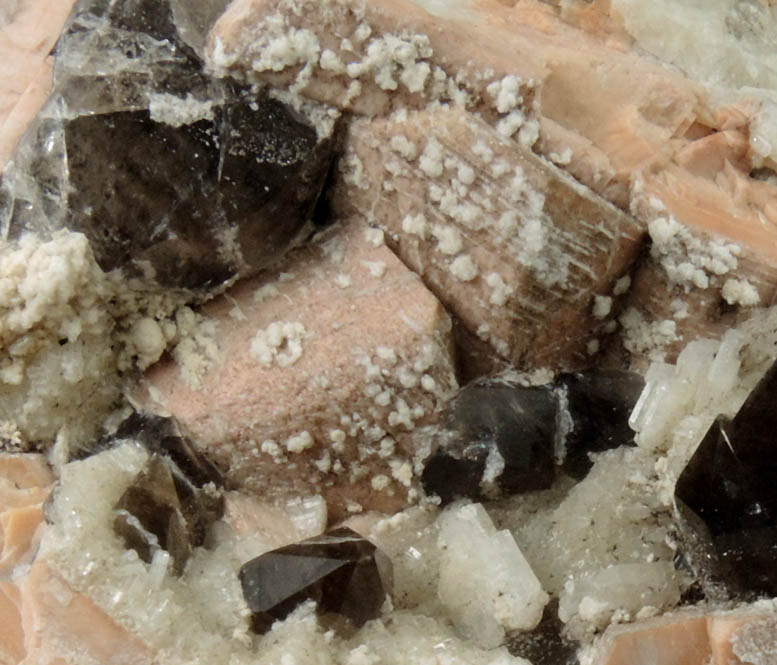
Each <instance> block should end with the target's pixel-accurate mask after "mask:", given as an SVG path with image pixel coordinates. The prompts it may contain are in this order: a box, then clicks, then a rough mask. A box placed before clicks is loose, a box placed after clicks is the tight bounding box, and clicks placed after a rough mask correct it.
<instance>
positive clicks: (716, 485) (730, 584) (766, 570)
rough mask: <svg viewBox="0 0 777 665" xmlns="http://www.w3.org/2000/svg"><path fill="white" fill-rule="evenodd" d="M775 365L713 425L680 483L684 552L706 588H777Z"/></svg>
mask: <svg viewBox="0 0 777 665" xmlns="http://www.w3.org/2000/svg"><path fill="white" fill-rule="evenodd" d="M775 395H777V364H775V365H773V366H772V367H771V368H770V369H769V371H768V372H767V373H766V375H765V376H764V377H763V378H762V379H761V381H760V382H759V383H758V385H757V386H756V388H755V389H754V390H753V392H752V393H751V394H750V396H749V397H748V398H747V400H746V401H745V403H744V405H743V406H742V408H741V409H740V410H739V412H738V413H737V414H736V416H735V417H734V418H733V420H729V419H727V418H725V417H723V416H719V417H718V418H717V419H716V420H715V422H714V423H713V424H712V426H711V427H710V428H709V430H708V431H707V433H706V435H705V436H704V438H703V439H702V441H701V443H700V444H699V446H698V448H697V449H696V452H695V453H694V454H693V457H692V458H691V459H690V461H689V462H688V464H687V466H686V467H685V469H684V470H683V472H682V474H681V475H680V478H679V479H678V481H677V485H676V488H675V504H676V509H677V514H678V518H679V521H680V525H681V531H682V535H683V538H682V540H683V544H684V545H685V549H686V558H687V559H689V562H690V565H691V566H692V567H693V568H694V569H695V572H696V573H697V575H698V576H699V578H700V579H701V581H702V585H703V586H705V587H706V589H705V590H706V591H707V592H708V594H712V593H715V590H716V587H717V588H720V587H721V586H722V587H724V588H725V589H726V591H727V592H728V593H729V594H732V595H734V596H749V595H752V594H769V595H770V596H774V595H777V572H775V561H777V486H775V482H774V479H775V475H776V474H777V448H775V445H774V432H775V431H777V410H775V408H774V400H775Z"/></svg>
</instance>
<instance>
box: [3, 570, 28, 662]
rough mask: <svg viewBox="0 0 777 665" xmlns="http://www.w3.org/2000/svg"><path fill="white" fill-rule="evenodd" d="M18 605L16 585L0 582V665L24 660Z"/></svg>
mask: <svg viewBox="0 0 777 665" xmlns="http://www.w3.org/2000/svg"><path fill="white" fill-rule="evenodd" d="M19 603H20V599H19V589H18V588H17V587H16V585H15V584H13V583H12V582H7V581H5V580H0V665H16V663H18V662H19V661H21V659H22V658H24V633H23V631H22V618H21V615H20V614H19Z"/></svg>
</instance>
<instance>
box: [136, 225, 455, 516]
mask: <svg viewBox="0 0 777 665" xmlns="http://www.w3.org/2000/svg"><path fill="white" fill-rule="evenodd" d="M284 271H285V272H281V273H277V274H268V275H264V276H261V277H258V278H255V279H251V280H246V281H243V282H240V283H239V284H237V285H236V286H235V287H234V288H233V289H231V290H230V291H228V292H227V293H226V294H225V295H224V296H223V297H221V298H219V299H217V300H215V301H213V302H211V303H209V304H208V305H206V306H205V307H203V309H202V313H203V314H204V315H205V316H206V317H208V318H209V319H210V320H213V321H216V322H218V335H217V341H218V346H219V348H218V360H217V361H216V362H215V363H214V364H213V365H212V366H211V367H210V368H209V369H208V370H207V371H206V372H205V373H204V375H203V376H202V381H201V385H200V386H199V387H197V386H195V385H191V384H190V385H187V383H186V382H185V381H184V380H182V376H181V373H180V368H179V366H177V365H176V363H175V362H173V361H164V362H161V363H159V364H158V365H156V366H154V367H152V368H150V369H149V371H148V372H147V377H146V378H147V387H148V388H149V393H148V394H149V396H150V397H146V398H144V401H145V404H146V405H147V406H149V407H150V408H152V409H154V410H156V411H159V412H164V413H169V414H172V415H173V416H175V417H176V418H178V419H179V421H180V422H181V423H182V425H183V426H184V428H185V429H186V430H188V432H189V433H190V434H191V436H192V439H193V440H194V443H195V445H197V446H199V447H200V448H201V449H203V450H204V451H205V452H206V453H207V454H208V455H209V456H210V457H211V458H213V459H214V460H215V461H216V462H217V464H219V466H220V467H221V468H222V469H223V470H225V471H226V473H227V477H228V479H229V481H230V482H231V483H232V484H233V485H234V486H237V487H241V488H244V489H246V490H248V491H250V492H255V493H256V494H259V495H262V496H265V497H270V498H273V497H276V496H293V495H303V496H304V495H309V494H317V493H320V492H321V493H323V494H324V496H325V498H326V500H327V503H328V504H329V509H330V518H331V519H337V518H338V516H341V515H342V514H344V512H345V511H347V510H348V509H350V510H359V509H360V507H364V508H375V509H382V510H396V509H397V508H399V507H400V506H402V505H404V504H405V502H406V500H407V492H408V488H409V487H410V486H411V485H412V483H413V477H412V462H411V458H412V456H413V454H414V453H415V452H416V445H417V444H416V443H415V440H414V438H413V431H414V430H415V429H416V428H417V427H420V426H422V425H424V424H426V423H431V422H434V421H435V420H436V418H437V414H438V411H439V409H440V404H441V402H442V401H443V400H444V399H446V398H447V396H449V395H450V394H451V391H452V390H454V389H455V387H456V380H455V377H454V373H453V365H452V357H451V342H450V321H449V319H448V316H447V314H446V313H445V310H444V309H443V307H442V305H440V303H439V302H438V301H437V299H436V298H435V297H434V296H433V295H432V294H431V293H430V292H429V291H428V290H427V289H426V288H425V287H424V285H423V284H422V283H421V280H420V279H419V278H418V277H417V276H416V275H414V274H413V273H412V272H411V271H410V270H408V269H407V268H406V267H405V266H404V265H403V264H402V263H401V262H400V261H399V259H397V258H396V256H394V254H393V253H392V252H391V251H390V250H389V249H388V248H387V247H386V246H385V245H384V244H383V241H382V233H381V232H380V231H378V230H376V229H369V228H368V227H367V226H366V225H365V224H363V223H361V222H360V220H350V221H348V222H347V223H344V222H339V223H338V224H337V225H336V226H335V227H334V228H332V229H330V230H329V232H328V233H327V234H326V237H325V238H323V239H320V240H319V241H318V242H315V243H313V244H312V245H310V246H308V247H306V248H303V249H301V250H299V251H297V252H296V253H294V254H293V255H292V256H291V257H290V259H289V261H288V262H287V263H286V264H285V265H284Z"/></svg>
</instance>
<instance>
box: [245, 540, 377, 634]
mask: <svg viewBox="0 0 777 665" xmlns="http://www.w3.org/2000/svg"><path fill="white" fill-rule="evenodd" d="M390 579H391V572H390V562H389V561H388V559H387V558H386V557H385V555H384V554H383V553H382V552H381V551H380V550H378V549H377V548H376V547H375V546H374V545H373V544H372V543H370V542H369V541H367V540H365V539H364V538H362V537H361V536H360V535H359V534H357V533H356V532H355V531H353V530H351V529H349V528H346V527H343V528H339V529H335V530H334V531H330V532H329V533H326V534H323V535H321V536H318V537H315V538H309V539H308V540H303V541H302V542H300V543H296V544H294V545H287V546H286V547H281V548H279V549H276V550H273V551H271V552H267V553H265V554H262V555H261V556H258V557H257V558H255V559H252V560H251V561H249V562H248V563H246V564H244V565H243V567H242V568H241V569H240V583H241V585H242V587H243V596H244V597H245V599H246V603H248V607H249V609H250V610H251V613H252V625H253V628H254V630H255V631H256V632H258V633H263V632H266V631H267V630H268V629H269V628H270V626H272V624H273V622H274V621H277V620H280V619H283V618H285V617H286V616H288V615H289V614H290V613H291V612H293V611H294V609H296V608H297V606H298V605H300V604H301V603H303V602H305V601H307V600H313V601H315V602H316V604H317V607H318V610H319V611H321V612H332V613H336V614H340V615H342V616H344V617H347V618H348V619H349V620H350V621H351V622H352V623H353V624H354V625H356V626H361V625H362V624H363V623H365V622H366V621H368V620H370V619H374V618H376V617H377V616H378V615H379V613H380V609H381V607H382V605H383V602H384V601H385V600H386V593H387V592H386V587H388V586H389V585H390V583H391V582H390ZM384 585H385V586H384Z"/></svg>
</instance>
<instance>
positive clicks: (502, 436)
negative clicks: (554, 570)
mask: <svg viewBox="0 0 777 665" xmlns="http://www.w3.org/2000/svg"><path fill="white" fill-rule="evenodd" d="M642 385H643V382H642V379H641V378H640V377H639V376H637V375H636V374H633V373H630V372H623V371H615V370H613V371H608V370H592V371H588V372H581V373H576V374H561V375H559V376H558V377H557V378H556V380H555V382H554V383H551V384H547V385H539V386H525V385H521V384H519V383H516V382H514V381H511V380H506V379H504V378H502V377H493V378H488V379H481V380H478V381H475V382H473V383H471V384H469V385H467V386H465V387H464V388H463V389H462V390H461V391H460V392H459V394H458V395H457V396H456V397H455V398H454V399H453V400H452V401H451V402H450V403H449V404H448V406H447V408H446V411H445V414H444V417H443V422H442V425H441V427H440V431H439V433H438V436H437V448H436V450H435V452H434V453H433V454H432V455H431V456H430V457H429V459H428V460H427V461H426V464H425V466H424V470H423V473H422V476H421V479H422V482H423V485H424V489H425V490H426V492H427V493H428V494H434V495H436V496H439V497H440V499H441V500H442V501H443V502H444V503H447V502H450V501H452V500H454V499H456V498H457V497H468V498H471V499H476V500H477V499H481V498H482V497H483V496H489V495H493V494H494V492H497V493H502V494H518V493H522V492H529V491H533V490H540V489H546V488H548V487H550V485H551V484H552V483H553V481H554V479H555V478H556V476H557V474H558V473H559V472H563V473H565V474H567V475H569V476H572V477H574V478H576V479H581V478H583V477H584V476H585V475H586V474H587V473H588V471H589V470H590V468H591V466H592V464H593V462H592V461H591V458H590V453H596V452H601V451H603V450H608V449H610V448H616V447H618V446H621V445H624V444H629V443H631V442H633V436H634V435H633V432H632V431H631V430H630V429H629V427H628V417H629V413H630V412H631V409H632V408H633V406H634V403H635V402H636V400H637V397H638V396H639V392H640V390H641V389H642Z"/></svg>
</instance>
